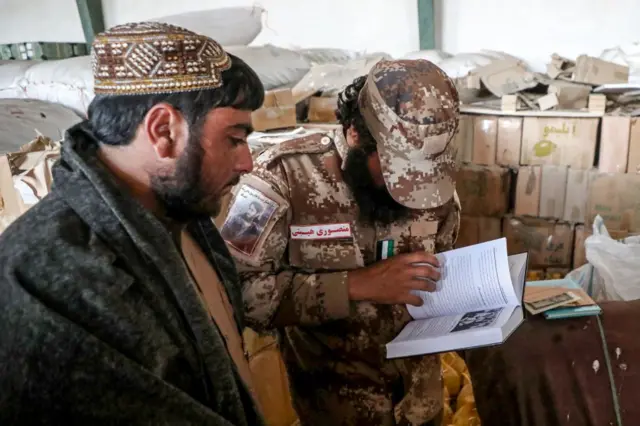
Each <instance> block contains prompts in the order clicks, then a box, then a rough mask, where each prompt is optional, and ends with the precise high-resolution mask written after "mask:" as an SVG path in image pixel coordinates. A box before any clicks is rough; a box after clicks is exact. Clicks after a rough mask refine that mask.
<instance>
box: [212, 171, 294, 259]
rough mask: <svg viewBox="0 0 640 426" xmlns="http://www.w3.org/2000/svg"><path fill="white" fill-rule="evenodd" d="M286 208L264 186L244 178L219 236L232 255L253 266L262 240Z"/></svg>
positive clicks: (271, 191) (281, 199) (265, 185)
mask: <svg viewBox="0 0 640 426" xmlns="http://www.w3.org/2000/svg"><path fill="white" fill-rule="evenodd" d="M287 207H288V203H287V202H286V200H285V199H284V198H282V197H280V196H279V195H278V194H276V193H275V191H273V190H272V189H271V188H270V187H269V186H268V185H267V184H266V183H264V182H262V181H261V180H258V179H256V178H251V179H246V180H244V181H243V183H241V184H240V185H239V187H238V188H237V190H236V191H235V195H234V197H233V200H232V201H231V203H230V206H229V210H228V214H227V217H226V219H225V221H224V223H223V224H222V227H221V228H220V234H221V235H222V238H223V239H224V240H225V241H226V243H227V245H228V246H229V248H230V249H231V250H232V252H235V254H236V256H238V257H240V258H241V259H242V260H244V261H246V262H248V263H249V264H256V263H258V262H257V260H258V258H259V257H260V251H261V248H262V246H263V245H264V241H265V240H266V238H267V237H268V235H269V233H270V232H271V230H272V228H273V226H274V225H275V223H276V222H277V221H278V220H279V219H280V217H281V216H282V213H283V212H284V211H286V209H287Z"/></svg>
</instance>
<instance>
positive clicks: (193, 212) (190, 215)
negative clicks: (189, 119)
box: [151, 132, 215, 223]
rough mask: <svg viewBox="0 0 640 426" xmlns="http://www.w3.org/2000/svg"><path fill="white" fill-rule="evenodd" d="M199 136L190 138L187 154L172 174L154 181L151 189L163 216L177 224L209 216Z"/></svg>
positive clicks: (156, 177)
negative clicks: (203, 181)
mask: <svg viewBox="0 0 640 426" xmlns="http://www.w3.org/2000/svg"><path fill="white" fill-rule="evenodd" d="M199 139H200V137H199V135H198V133H197V132H196V133H194V134H192V135H190V137H189V141H188V143H187V147H186V148H185V151H184V152H183V153H182V155H181V156H180V158H179V159H178V161H177V164H176V168H175V171H174V172H173V173H172V174H167V175H165V174H158V175H155V176H152V177H151V189H152V190H153V192H154V193H155V195H156V198H157V199H158V201H159V202H160V204H161V205H162V208H163V209H164V215H165V216H166V217H167V218H168V219H170V220H173V221H175V222H178V223H187V222H189V221H191V220H194V219H196V218H199V217H202V216H205V215H207V214H212V215H213V214H215V212H212V211H207V210H212V208H211V207H209V209H207V208H206V206H205V205H204V204H205V200H206V195H205V194H206V193H205V191H204V190H203V188H202V183H201V170H202V158H203V152H202V146H201V145H200V140H199Z"/></svg>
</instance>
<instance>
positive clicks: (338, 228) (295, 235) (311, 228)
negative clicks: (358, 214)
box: [289, 223, 353, 240]
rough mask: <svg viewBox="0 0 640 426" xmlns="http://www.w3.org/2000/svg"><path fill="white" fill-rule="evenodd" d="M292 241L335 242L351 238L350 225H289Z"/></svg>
mask: <svg viewBox="0 0 640 426" xmlns="http://www.w3.org/2000/svg"><path fill="white" fill-rule="evenodd" d="M289 229H290V230H291V239H292V240H336V239H343V238H351V237H352V235H353V234H352V232H351V224H350V223H330V224H327V225H304V226H297V225H291V226H290V227H289Z"/></svg>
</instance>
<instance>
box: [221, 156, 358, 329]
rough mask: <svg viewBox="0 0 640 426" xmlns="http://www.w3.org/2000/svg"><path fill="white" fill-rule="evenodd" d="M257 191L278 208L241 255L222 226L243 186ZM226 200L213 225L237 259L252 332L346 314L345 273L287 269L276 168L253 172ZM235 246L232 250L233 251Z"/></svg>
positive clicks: (282, 192)
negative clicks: (222, 214) (226, 204)
mask: <svg viewBox="0 0 640 426" xmlns="http://www.w3.org/2000/svg"><path fill="white" fill-rule="evenodd" d="M243 185H246V186H249V187H251V188H252V189H255V190H258V191H260V192H261V193H262V194H263V195H265V196H266V197H268V198H269V199H270V200H276V202H277V204H278V205H279V208H278V209H277V210H276V212H275V214H274V215H272V216H271V217H270V221H269V223H266V224H265V225H264V226H262V227H261V231H260V235H259V236H258V238H257V243H256V244H255V248H254V251H253V252H251V254H247V253H248V252H249V250H244V252H243V250H242V248H241V247H238V246H239V244H234V241H233V239H234V237H233V236H230V235H228V234H229V233H227V235H225V225H226V224H227V223H233V222H234V220H233V219H234V217H237V216H238V215H239V211H240V209H239V208H236V206H239V205H241V204H242V200H241V195H242V191H243V189H242V186H243ZM238 187H239V188H240V189H237V190H236V191H234V195H233V199H231V200H230V201H229V203H228V204H229V206H228V207H227V209H226V210H227V213H226V214H225V215H224V219H222V220H217V223H218V224H219V225H220V223H222V225H221V226H222V227H221V234H222V235H223V237H224V238H225V240H226V241H227V245H228V246H229V248H230V250H231V253H232V255H233V256H234V258H235V260H236V265H237V268H238V272H239V274H240V279H241V281H242V287H243V299H244V304H245V315H246V319H247V323H248V325H249V326H250V327H252V328H253V329H255V330H265V329H272V328H279V327H283V326H287V325H296V324H302V325H317V324H320V323H323V322H327V321H331V320H335V319H340V318H344V317H346V316H348V315H349V309H350V304H349V294H348V288H347V273H346V272H335V273H307V272H302V271H299V270H294V269H293V268H292V267H291V266H290V265H289V264H288V251H287V249H288V240H289V226H290V217H291V211H290V202H289V200H288V193H289V191H288V186H287V181H286V179H285V178H284V173H283V172H282V171H281V170H280V169H279V168H276V169H275V170H270V171H269V172H265V171H264V170H263V171H260V170H257V171H255V172H254V173H253V174H252V175H249V176H248V177H246V178H243V180H242V181H241V183H240V184H239V185H238ZM234 245H235V246H236V247H234Z"/></svg>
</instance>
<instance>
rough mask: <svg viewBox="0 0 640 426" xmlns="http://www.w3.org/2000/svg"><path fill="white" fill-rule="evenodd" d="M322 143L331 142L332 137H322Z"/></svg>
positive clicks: (327, 143)
mask: <svg viewBox="0 0 640 426" xmlns="http://www.w3.org/2000/svg"><path fill="white" fill-rule="evenodd" d="M320 143H321V144H322V145H329V144H330V143H331V139H329V137H328V136H325V137H323V138H322V139H320Z"/></svg>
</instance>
